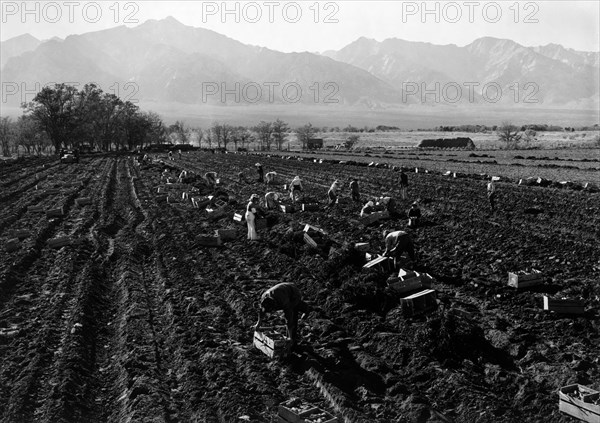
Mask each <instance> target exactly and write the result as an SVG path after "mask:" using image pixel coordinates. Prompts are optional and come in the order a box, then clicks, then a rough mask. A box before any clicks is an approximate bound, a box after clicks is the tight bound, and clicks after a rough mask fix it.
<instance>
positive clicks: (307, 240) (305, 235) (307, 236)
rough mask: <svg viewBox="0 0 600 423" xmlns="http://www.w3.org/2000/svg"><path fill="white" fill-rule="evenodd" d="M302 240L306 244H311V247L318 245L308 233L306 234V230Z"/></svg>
mask: <svg viewBox="0 0 600 423" xmlns="http://www.w3.org/2000/svg"><path fill="white" fill-rule="evenodd" d="M304 242H305V243H306V244H307V245H309V246H311V247H313V248H317V247H318V245H317V243H316V242H315V240H314V239H312V238H311V236H310V235H309V234H307V233H306V232H305V233H304Z"/></svg>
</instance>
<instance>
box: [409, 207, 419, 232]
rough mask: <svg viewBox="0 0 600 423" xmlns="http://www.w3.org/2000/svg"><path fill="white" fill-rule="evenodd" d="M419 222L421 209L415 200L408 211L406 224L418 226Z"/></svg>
mask: <svg viewBox="0 0 600 423" xmlns="http://www.w3.org/2000/svg"><path fill="white" fill-rule="evenodd" d="M419 223H421V209H420V208H419V205H418V204H417V202H414V203H412V206H411V207H410V210H409V211H408V226H409V227H410V228H416V227H417V226H419Z"/></svg>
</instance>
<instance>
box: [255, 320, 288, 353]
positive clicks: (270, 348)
mask: <svg viewBox="0 0 600 423" xmlns="http://www.w3.org/2000/svg"><path fill="white" fill-rule="evenodd" d="M286 331H287V329H286V327H285V326H276V327H272V328H259V330H256V331H254V346H255V347H256V348H258V349H259V350H261V351H262V352H263V353H265V354H266V355H267V356H268V357H270V358H276V357H283V356H286V355H287V354H288V353H289V350H290V347H291V340H290V338H288V337H287V336H285V334H286Z"/></svg>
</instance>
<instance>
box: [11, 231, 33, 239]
mask: <svg viewBox="0 0 600 423" xmlns="http://www.w3.org/2000/svg"><path fill="white" fill-rule="evenodd" d="M12 236H13V237H15V238H18V239H19V240H22V239H25V238H29V237H30V236H31V232H30V231H28V230H26V229H17V230H14V231H12Z"/></svg>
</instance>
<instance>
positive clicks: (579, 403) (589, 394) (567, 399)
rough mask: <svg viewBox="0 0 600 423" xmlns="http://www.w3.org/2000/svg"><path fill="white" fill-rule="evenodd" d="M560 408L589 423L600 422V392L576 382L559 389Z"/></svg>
mask: <svg viewBox="0 0 600 423" xmlns="http://www.w3.org/2000/svg"><path fill="white" fill-rule="evenodd" d="M558 409H559V410H560V411H562V412H563V413H566V414H569V415H571V416H573V417H575V418H577V419H579V420H582V421H584V422H588V423H600V392H598V391H595V390H593V389H590V388H588V387H587V386H583V385H579V384H574V385H568V386H564V387H562V388H560V389H559V390H558Z"/></svg>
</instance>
